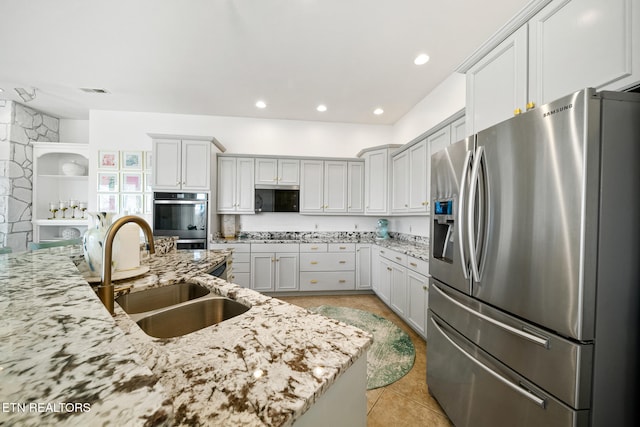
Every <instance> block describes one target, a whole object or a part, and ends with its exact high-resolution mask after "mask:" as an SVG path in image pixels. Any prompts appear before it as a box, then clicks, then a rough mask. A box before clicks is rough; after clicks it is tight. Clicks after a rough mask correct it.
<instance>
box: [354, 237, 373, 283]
mask: <svg viewBox="0 0 640 427" xmlns="http://www.w3.org/2000/svg"><path fill="white" fill-rule="evenodd" d="M371 265H372V264H371V245H363V244H358V245H356V289H371V275H372V270H371Z"/></svg>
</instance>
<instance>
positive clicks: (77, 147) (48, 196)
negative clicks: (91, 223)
mask: <svg viewBox="0 0 640 427" xmlns="http://www.w3.org/2000/svg"><path fill="white" fill-rule="evenodd" d="M32 145H33V159H34V161H33V220H32V222H33V241H34V242H43V241H52V240H60V239H63V238H64V236H63V234H62V232H63V230H64V229H65V228H75V229H77V230H78V231H79V232H80V233H81V234H82V233H84V231H85V230H86V229H87V225H88V220H87V219H86V218H84V219H82V218H75V219H72V218H71V213H70V210H69V211H67V212H66V217H67V218H65V219H62V218H60V215H61V212H57V214H56V216H57V219H50V218H51V217H52V213H51V211H50V210H49V203H50V202H59V201H69V200H71V199H74V200H77V201H79V202H87V197H88V195H89V187H88V185H89V176H88V170H89V147H88V144H69V143H61V142H33V143H32ZM67 162H74V163H76V164H78V165H81V166H83V167H84V168H85V171H84V174H82V175H67V174H65V173H64V172H63V170H62V165H63V164H65V163H67ZM80 214H81V212H80V210H79V209H77V210H76V215H75V216H76V217H78V216H80ZM86 216H87V215H86V212H85V217H86Z"/></svg>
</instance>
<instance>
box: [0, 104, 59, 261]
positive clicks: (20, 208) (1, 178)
mask: <svg viewBox="0 0 640 427" xmlns="http://www.w3.org/2000/svg"><path fill="white" fill-rule="evenodd" d="M59 126H60V120H59V119H58V118H56V117H52V116H49V115H47V114H44V113H41V112H39V111H36V110H34V109H33V108H29V107H26V106H24V105H22V104H19V103H17V102H14V101H8V100H2V99H0V247H1V246H7V247H10V248H11V249H12V250H13V251H14V252H17V251H24V250H26V249H27V243H28V242H30V241H31V240H32V230H33V227H32V224H31V218H32V216H31V215H32V189H33V147H32V146H31V144H30V143H31V142H32V141H50V142H57V141H59V140H60V134H59Z"/></svg>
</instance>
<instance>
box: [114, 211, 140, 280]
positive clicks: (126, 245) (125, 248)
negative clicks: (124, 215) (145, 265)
mask: <svg viewBox="0 0 640 427" xmlns="http://www.w3.org/2000/svg"><path fill="white" fill-rule="evenodd" d="M118 237H119V239H120V248H119V251H118V253H117V254H115V256H116V259H117V260H118V261H117V263H116V268H117V270H118V271H124V270H133V269H135V268H138V267H140V227H139V226H138V224H135V223H132V222H130V223H127V224H125V225H123V226H122V228H120V230H118Z"/></svg>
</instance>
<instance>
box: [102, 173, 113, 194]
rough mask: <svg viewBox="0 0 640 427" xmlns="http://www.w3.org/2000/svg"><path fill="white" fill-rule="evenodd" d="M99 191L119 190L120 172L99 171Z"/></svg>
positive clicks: (111, 191) (110, 191)
mask: <svg viewBox="0 0 640 427" xmlns="http://www.w3.org/2000/svg"><path fill="white" fill-rule="evenodd" d="M98 191H99V192H109V193H115V192H117V191H118V172H98Z"/></svg>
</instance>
